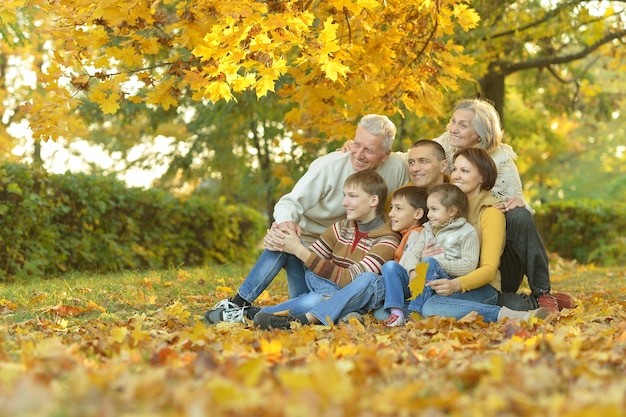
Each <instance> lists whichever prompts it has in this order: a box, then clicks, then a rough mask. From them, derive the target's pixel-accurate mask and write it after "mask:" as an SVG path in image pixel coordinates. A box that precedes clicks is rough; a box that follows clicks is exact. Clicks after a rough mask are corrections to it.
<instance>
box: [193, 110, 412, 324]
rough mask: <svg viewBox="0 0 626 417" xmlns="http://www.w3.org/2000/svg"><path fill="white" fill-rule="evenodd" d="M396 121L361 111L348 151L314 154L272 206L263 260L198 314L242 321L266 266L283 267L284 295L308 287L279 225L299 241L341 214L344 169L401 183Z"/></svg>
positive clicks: (403, 172) (391, 185)
mask: <svg viewBox="0 0 626 417" xmlns="http://www.w3.org/2000/svg"><path fill="white" fill-rule="evenodd" d="M395 134H396V127H395V126H394V124H393V122H391V120H389V119H388V118H387V117H386V116H381V115H375V114H370V115H366V116H364V117H363V118H362V119H361V120H360V121H359V124H358V126H357V129H356V133H355V136H354V140H353V141H352V143H351V146H350V152H347V153H346V152H333V153H330V154H328V155H325V156H322V157H320V158H318V159H317V160H315V161H314V162H313V163H312V164H311V166H310V167H309V169H308V171H307V172H306V173H305V174H304V175H303V176H302V178H300V180H298V182H297V183H296V185H295V186H294V188H293V190H292V191H291V192H290V193H289V194H286V195H284V196H283V197H282V198H281V199H280V200H279V201H278V203H277V204H276V206H275V207H274V220H275V224H274V225H273V226H272V228H271V229H270V230H268V233H267V235H266V236H265V239H264V244H265V248H266V249H265V251H264V253H263V254H262V255H261V257H262V259H263V262H257V264H256V265H255V267H254V268H253V269H252V270H251V271H250V273H249V274H248V276H247V277H246V279H245V280H244V282H243V283H242V285H241V286H240V287H239V290H238V291H237V294H236V295H235V296H234V297H232V298H231V299H225V300H222V301H220V302H219V303H217V304H216V305H215V307H214V308H213V309H211V310H208V311H207V312H206V313H205V314H204V317H205V319H206V320H207V321H208V322H210V323H214V322H217V321H231V322H245V318H244V317H245V316H246V315H247V316H248V317H250V316H251V315H252V313H253V312H254V311H255V309H254V308H250V306H251V303H252V302H254V300H256V298H257V297H258V296H259V295H260V294H261V293H262V292H263V290H265V288H267V286H268V285H269V284H270V283H271V280H272V279H273V278H271V279H263V278H262V277H273V276H275V274H272V273H268V272H267V270H268V269H281V268H283V267H284V268H285V269H286V271H287V282H288V286H289V296H290V298H294V297H297V296H298V295H300V294H304V293H306V292H308V291H309V289H308V287H307V285H306V282H305V280H304V273H305V267H304V266H303V264H302V262H300V261H299V260H297V259H296V260H294V259H293V257H290V256H289V255H288V254H286V253H283V252H282V250H281V246H280V242H281V239H274V237H275V236H276V235H275V233H277V231H280V230H293V231H295V232H296V233H297V234H298V235H299V236H300V238H301V239H302V241H303V242H304V244H305V245H307V246H308V245H310V244H311V243H313V242H314V241H315V240H316V239H317V238H318V237H319V235H320V233H322V232H323V231H324V230H326V229H327V228H328V227H329V226H331V225H333V224H334V223H336V222H337V221H339V220H341V219H343V218H344V217H345V215H346V211H345V208H344V207H343V200H344V196H343V184H344V182H345V180H346V178H348V177H349V176H350V175H352V174H354V173H355V172H362V171H365V170H375V171H376V172H377V173H378V174H380V175H381V176H382V177H383V179H384V180H385V183H386V185H387V187H388V189H390V190H394V189H396V188H398V187H400V186H401V185H403V184H404V183H405V182H406V181H407V178H408V170H407V165H406V161H405V159H404V158H403V157H402V156H400V155H398V154H396V153H392V152H391V147H392V145H393V140H394V138H395Z"/></svg>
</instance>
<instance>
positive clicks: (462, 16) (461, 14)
mask: <svg viewBox="0 0 626 417" xmlns="http://www.w3.org/2000/svg"><path fill="white" fill-rule="evenodd" d="M454 17H456V20H457V23H458V24H459V25H460V26H461V27H462V28H463V30H465V31H468V30H470V29H472V28H475V27H476V25H478V22H479V21H480V16H479V15H478V13H476V10H474V9H472V8H470V7H469V6H468V5H467V4H465V3H457V4H455V5H454Z"/></svg>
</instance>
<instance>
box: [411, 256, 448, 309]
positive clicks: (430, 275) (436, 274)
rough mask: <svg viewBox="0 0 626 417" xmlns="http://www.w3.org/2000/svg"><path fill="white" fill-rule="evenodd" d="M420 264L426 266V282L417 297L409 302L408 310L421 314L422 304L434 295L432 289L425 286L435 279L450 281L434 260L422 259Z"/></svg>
mask: <svg viewBox="0 0 626 417" xmlns="http://www.w3.org/2000/svg"><path fill="white" fill-rule="evenodd" d="M422 262H424V263H427V264H428V269H427V270H426V280H425V282H424V289H423V290H422V292H421V293H420V294H419V295H418V296H417V297H415V298H414V299H412V300H411V301H410V302H409V310H410V311H417V312H418V313H420V314H421V313H422V307H423V306H424V303H425V302H426V301H427V300H428V299H429V298H430V297H432V296H433V295H435V292H434V291H433V289H432V288H430V287H429V286H427V285H426V284H428V283H429V282H430V281H434V280H436V279H451V277H450V275H448V273H447V272H446V271H444V270H443V268H442V267H441V265H440V264H439V262H438V261H437V260H436V259H435V258H424V259H422Z"/></svg>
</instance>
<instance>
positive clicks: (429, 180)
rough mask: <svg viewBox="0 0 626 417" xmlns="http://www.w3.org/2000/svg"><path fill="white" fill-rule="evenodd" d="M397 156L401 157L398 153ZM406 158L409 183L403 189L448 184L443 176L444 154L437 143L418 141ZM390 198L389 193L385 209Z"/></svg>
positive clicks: (445, 168)
mask: <svg viewBox="0 0 626 417" xmlns="http://www.w3.org/2000/svg"><path fill="white" fill-rule="evenodd" d="M397 154H398V155H401V154H400V153H399V152H397ZM407 156H408V158H407V160H408V163H409V182H408V183H407V184H404V185H403V187H406V186H410V185H414V186H416V187H422V188H426V189H430V188H432V187H434V186H435V185H439V184H443V183H444V182H450V181H449V178H448V177H447V176H446V174H445V172H446V171H447V169H448V161H447V159H446V152H445V151H444V149H443V147H442V146H441V145H440V144H439V143H437V142H435V141H434V140H430V139H420V140H418V141H417V142H415V143H414V144H413V145H411V148H410V149H409V151H408V152H407ZM394 191H395V190H394ZM392 197H393V192H390V193H389V197H388V198H387V202H386V207H387V208H389V207H390V205H391V198H392Z"/></svg>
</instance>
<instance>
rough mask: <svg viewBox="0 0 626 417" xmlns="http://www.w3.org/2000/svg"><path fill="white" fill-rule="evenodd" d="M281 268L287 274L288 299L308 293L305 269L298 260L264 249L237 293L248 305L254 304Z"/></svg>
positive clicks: (285, 254)
mask: <svg viewBox="0 0 626 417" xmlns="http://www.w3.org/2000/svg"><path fill="white" fill-rule="evenodd" d="M282 268H285V270H286V272H287V284H288V285H289V297H290V298H294V297H297V296H299V295H300V294H304V293H307V292H308V291H309V288H308V287H307V285H306V282H305V279H304V273H305V271H306V270H307V269H306V267H305V266H304V263H303V262H302V261H301V260H300V259H298V258H297V257H296V256H294V255H290V254H288V253H284V252H275V251H270V250H267V249H266V250H264V251H263V253H262V254H261V256H259V259H257V261H256V263H255V264H254V267H253V268H252V270H251V271H250V273H249V274H248V276H247V277H246V279H245V280H244V281H243V283H242V284H241V286H240V287H239V291H238V292H239V295H240V296H241V298H243V299H244V300H246V301H248V302H249V303H252V302H254V300H256V299H257V298H258V296H259V295H261V293H262V292H263V291H264V290H265V289H266V288H267V287H268V286H269V285H270V283H271V282H272V281H273V280H274V278H276V275H278V273H279V272H280V270H281V269H282Z"/></svg>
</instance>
